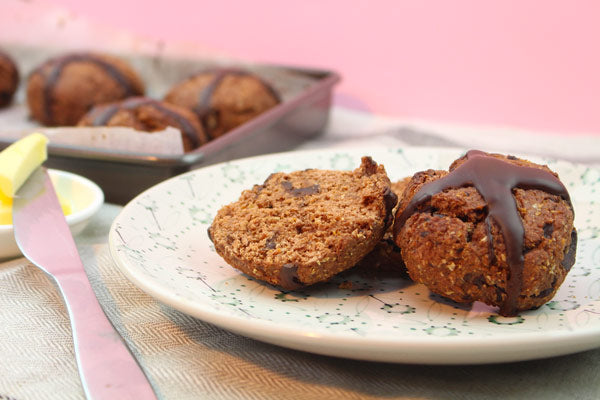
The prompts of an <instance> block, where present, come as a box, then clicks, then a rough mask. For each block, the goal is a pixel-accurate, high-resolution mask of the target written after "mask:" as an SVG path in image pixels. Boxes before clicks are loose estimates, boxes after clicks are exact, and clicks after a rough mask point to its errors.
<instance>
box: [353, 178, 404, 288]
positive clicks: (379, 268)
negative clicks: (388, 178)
mask: <svg viewBox="0 0 600 400" xmlns="http://www.w3.org/2000/svg"><path fill="white" fill-rule="evenodd" d="M410 181H411V177H410V176H409V177H406V178H403V179H400V180H398V181H395V182H392V186H391V188H392V192H394V193H395V194H396V196H398V198H399V199H400V198H402V195H403V193H404V190H405V189H406V187H407V186H408V183H409V182H410ZM395 210H396V209H395V208H394V212H395ZM393 228H394V225H393V223H392V224H391V225H390V226H389V227H388V229H387V230H386V232H385V234H384V235H383V238H382V239H381V240H380V241H379V243H377V245H376V246H375V248H374V249H373V251H371V252H370V253H369V254H367V255H366V256H365V257H364V258H363V259H362V260H360V261H359V262H358V264H357V268H358V271H359V273H360V274H362V275H366V276H377V277H381V276H387V275H391V276H397V277H403V278H407V277H408V274H407V272H406V266H405V265H404V260H402V253H401V251H400V247H398V245H397V244H396V242H394V234H393V233H394V230H393Z"/></svg>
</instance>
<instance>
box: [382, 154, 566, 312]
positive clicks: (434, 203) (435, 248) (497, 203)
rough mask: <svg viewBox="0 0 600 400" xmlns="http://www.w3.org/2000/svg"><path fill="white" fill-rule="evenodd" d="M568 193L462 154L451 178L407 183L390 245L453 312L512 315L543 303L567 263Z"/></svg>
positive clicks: (499, 163)
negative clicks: (458, 306)
mask: <svg viewBox="0 0 600 400" xmlns="http://www.w3.org/2000/svg"><path fill="white" fill-rule="evenodd" d="M573 219H574V213H573V206H572V204H571V201H570V198H569V194H568V193H567V190H566V188H565V187H564V185H563V184H562V183H561V182H560V180H559V179H558V176H557V175H556V174H555V173H554V172H552V171H550V169H548V167H546V166H542V165H538V164H534V163H531V162H529V161H526V160H520V159H517V158H516V157H513V156H502V155H498V154H487V153H483V152H481V151H469V152H468V153H467V154H466V155H465V156H464V157H462V158H460V159H458V160H456V161H455V162H454V163H453V164H452V165H451V166H450V170H449V172H445V171H434V170H428V171H423V172H419V173H417V174H415V175H414V176H413V179H412V180H411V182H410V183H409V185H408V187H407V189H406V191H405V192H404V196H403V198H402V199H401V201H400V205H399V206H398V211H397V213H396V218H395V222H394V239H395V242H396V244H397V245H398V246H399V247H400V248H401V251H402V258H403V260H404V262H405V263H406V267H407V269H408V272H409V274H410V277H411V278H412V279H413V280H415V281H416V282H420V283H423V284H425V285H426V286H427V287H428V288H429V289H430V290H431V291H432V292H434V293H437V294H439V295H441V296H444V297H447V298H449V299H451V300H454V301H456V302H460V303H470V302H473V301H481V302H484V303H486V304H489V305H492V306H498V307H499V308H500V309H499V313H500V314H501V315H504V316H514V315H517V314H518V313H519V311H523V310H528V309H532V308H537V307H540V306H541V305H543V304H544V303H546V302H547V301H548V300H550V299H551V298H552V297H553V296H554V294H555V293H556V291H557V290H558V288H559V286H560V285H561V284H562V282H563V281H564V279H565V276H566V275H567V272H568V271H569V269H570V268H571V266H572V265H573V263H574V261H575V250H576V244H577V233H576V231H575V228H574V227H573Z"/></svg>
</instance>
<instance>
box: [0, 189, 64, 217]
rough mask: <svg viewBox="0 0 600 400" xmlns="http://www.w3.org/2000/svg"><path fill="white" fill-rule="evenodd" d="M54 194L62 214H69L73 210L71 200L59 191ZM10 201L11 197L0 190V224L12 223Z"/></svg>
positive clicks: (11, 200)
mask: <svg viewBox="0 0 600 400" xmlns="http://www.w3.org/2000/svg"><path fill="white" fill-rule="evenodd" d="M56 196H57V197H58V201H59V203H60V207H61V208H62V211H63V214H65V215H69V214H71V213H72V212H73V207H72V206H71V202H70V201H68V200H66V199H65V198H64V197H62V196H61V195H60V194H59V193H56ZM12 202H13V199H12V198H10V197H7V196H5V195H4V194H3V193H2V192H0V225H12Z"/></svg>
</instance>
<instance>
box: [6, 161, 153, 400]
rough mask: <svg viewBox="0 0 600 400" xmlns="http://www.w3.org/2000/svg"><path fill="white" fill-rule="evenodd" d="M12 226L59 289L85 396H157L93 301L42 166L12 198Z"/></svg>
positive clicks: (24, 250) (30, 256)
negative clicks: (68, 321) (68, 319)
mask: <svg viewBox="0 0 600 400" xmlns="http://www.w3.org/2000/svg"><path fill="white" fill-rule="evenodd" d="M13 227H14V234H15V239H16V242H17V245H18V246H19V248H20V249H21V251H22V253H23V255H24V256H25V257H27V258H28V259H29V261H31V262H32V263H33V264H35V265H36V266H38V267H39V268H41V269H42V270H43V271H45V272H46V273H47V274H48V275H50V276H51V277H52V278H53V279H54V281H55V282H56V284H57V285H58V287H59V289H60V292H61V294H62V296H63V299H64V301H65V306H66V308H67V311H68V314H69V317H70V320H71V329H72V332H73V339H74V346H75V354H76V358H77V365H78V368H79V375H80V377H81V382H82V385H83V389H84V392H85V394H86V397H87V398H88V399H135V400H141V399H155V398H156V396H155V394H154V391H153V390H152V387H151V385H150V383H149V382H148V379H147V378H146V376H145V374H144V372H143V371H142V369H141V367H140V366H139V364H138V363H137V361H136V360H135V358H134V357H133V355H132V354H131V353H130V351H129V349H128V348H127V346H126V345H125V343H124V341H123V339H122V338H121V336H119V334H118V333H117V331H116V330H115V329H114V327H113V326H112V324H111V323H110V321H109V320H108V318H107V317H106V315H105V314H104V312H103V311H102V308H101V307H100V304H99V303H98V300H97V299H96V296H95V294H94V291H93V289H92V287H91V285H90V282H89V280H88V277H87V274H86V273H85V270H84V268H83V264H82V262H81V258H80V257H79V253H78V252H77V247H76V246H75V242H74V240H73V236H72V235H71V232H70V230H69V226H68V225H67V222H66V220H65V217H64V215H63V212H62V209H61V206H60V204H59V202H58V198H57V197H56V193H55V191H54V186H53V185H52V181H51V180H50V177H49V176H48V173H47V171H46V169H45V168H43V167H39V168H37V169H36V170H35V171H34V172H33V173H32V174H31V176H30V177H29V178H28V179H27V181H25V183H24V184H23V186H22V187H21V188H20V189H19V191H18V192H17V194H16V197H15V198H14V199H13Z"/></svg>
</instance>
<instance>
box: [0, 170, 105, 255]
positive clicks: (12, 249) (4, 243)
mask: <svg viewBox="0 0 600 400" xmlns="http://www.w3.org/2000/svg"><path fill="white" fill-rule="evenodd" d="M48 172H49V174H50V178H51V179H52V183H53V184H54V188H55V190H56V192H57V194H58V195H59V197H60V198H61V199H63V200H64V201H65V202H66V203H68V204H69V207H70V209H71V213H70V214H69V215H67V216H66V220H67V224H68V225H69V228H70V230H71V233H72V234H73V235H74V236H75V235H77V234H79V233H80V232H81V231H83V230H84V229H85V227H86V226H87V224H88V222H89V221H90V219H91V217H92V216H93V215H94V214H95V213H96V212H98V210H99V209H100V207H101V206H102V204H103V203H104V193H103V192H102V189H100V187H99V186H98V185H97V184H95V183H94V182H92V181H91V180H89V179H87V178H84V177H82V176H80V175H76V174H73V173H70V172H66V171H61V170H55V169H51V170H49V171H48ZM20 254H21V253H20V251H19V248H18V247H17V244H16V243H15V239H14V233H13V226H12V225H0V259H8V258H12V257H17V256H19V255H20Z"/></svg>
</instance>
